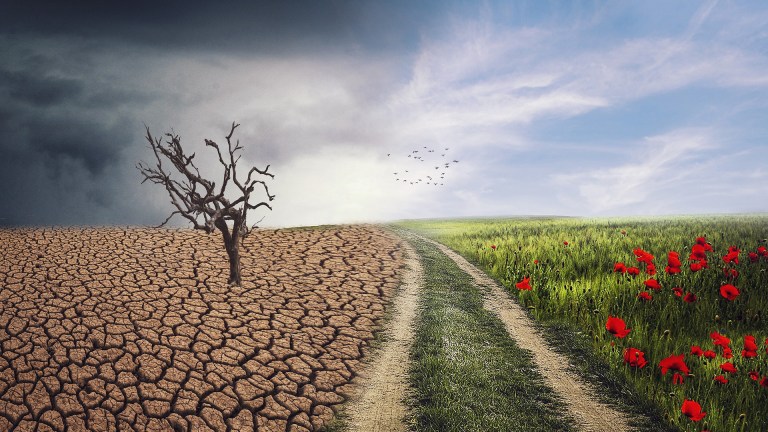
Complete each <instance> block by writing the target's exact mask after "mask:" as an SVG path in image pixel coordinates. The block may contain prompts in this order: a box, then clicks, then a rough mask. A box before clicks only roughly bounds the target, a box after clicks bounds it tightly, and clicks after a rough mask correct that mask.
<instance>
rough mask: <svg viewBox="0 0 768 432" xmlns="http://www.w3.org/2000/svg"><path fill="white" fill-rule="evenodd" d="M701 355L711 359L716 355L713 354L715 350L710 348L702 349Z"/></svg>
mask: <svg viewBox="0 0 768 432" xmlns="http://www.w3.org/2000/svg"><path fill="white" fill-rule="evenodd" d="M703 355H704V358H707V359H710V360H712V359H713V358H715V357H717V354H715V352H714V351H712V350H706V351H704V354H703Z"/></svg>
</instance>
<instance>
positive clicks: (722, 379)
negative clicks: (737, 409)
mask: <svg viewBox="0 0 768 432" xmlns="http://www.w3.org/2000/svg"><path fill="white" fill-rule="evenodd" d="M715 382H716V383H718V384H728V379H727V378H726V377H724V376H722V375H717V376H716V377H715Z"/></svg>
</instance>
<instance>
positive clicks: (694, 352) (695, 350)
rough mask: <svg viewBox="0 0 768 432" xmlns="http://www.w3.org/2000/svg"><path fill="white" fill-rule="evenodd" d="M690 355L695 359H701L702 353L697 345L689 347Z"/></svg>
mask: <svg viewBox="0 0 768 432" xmlns="http://www.w3.org/2000/svg"><path fill="white" fill-rule="evenodd" d="M691 354H692V355H695V356H697V357H701V355H702V354H704V351H702V350H701V347H700V346H698V345H691Z"/></svg>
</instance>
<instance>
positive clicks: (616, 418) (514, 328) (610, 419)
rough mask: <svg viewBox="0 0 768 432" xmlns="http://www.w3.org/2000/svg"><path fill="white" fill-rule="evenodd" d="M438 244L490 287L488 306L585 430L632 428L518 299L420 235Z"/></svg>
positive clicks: (482, 284) (616, 431)
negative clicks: (550, 342) (549, 341)
mask: <svg viewBox="0 0 768 432" xmlns="http://www.w3.org/2000/svg"><path fill="white" fill-rule="evenodd" d="M414 236H417V237H419V238H420V239H422V240H424V241H426V242H429V243H431V244H434V245H435V246H437V247H438V248H439V249H440V251H441V252H443V253H444V254H445V255H446V256H448V257H449V258H451V259H452V260H453V261H454V262H455V263H456V265H458V266H459V268H461V269H462V270H463V271H465V272H467V273H468V274H469V275H471V276H472V278H473V279H474V281H475V284H476V285H478V286H479V287H483V288H485V289H486V294H485V296H484V297H485V301H484V307H485V308H486V309H488V310H490V311H491V312H493V313H494V314H496V315H497V316H498V317H499V319H501V321H502V322H503V323H504V326H505V327H506V329H507V332H508V333H509V335H510V336H511V337H512V338H513V339H514V340H515V342H516V343H517V344H518V345H519V346H520V347H522V348H525V349H527V350H529V351H531V353H532V354H533V357H534V360H535V362H536V364H537V365H538V367H539V369H540V370H541V372H542V374H543V375H544V377H545V380H546V383H547V385H549V386H550V387H552V388H553V389H554V390H555V391H556V392H557V393H558V394H559V395H560V396H561V397H562V398H563V400H564V401H565V403H566V404H567V405H568V408H569V411H570V414H571V415H573V417H574V418H575V419H576V421H577V422H578V423H579V425H580V426H581V427H582V428H583V430H585V431H594V432H602V431H606V432H620V431H629V430H631V428H630V426H629V424H628V418H627V416H626V415H624V414H622V413H620V412H618V411H616V410H615V409H613V408H612V407H610V406H608V405H606V404H604V403H602V402H600V401H598V400H597V399H596V398H595V397H593V396H592V393H593V390H592V389H590V388H589V387H588V386H586V385H585V384H584V383H582V382H581V381H579V380H578V379H577V378H576V377H575V376H574V375H573V374H571V373H570V372H569V371H568V370H567V368H566V367H565V366H563V365H567V364H568V363H569V362H568V360H567V358H565V357H563V356H562V355H560V354H558V353H556V352H555V351H554V350H552V349H550V348H549V347H548V346H546V344H545V343H543V342H542V341H543V340H544V338H543V335H541V334H540V333H539V332H538V331H536V329H535V328H536V327H535V323H534V321H533V320H531V319H530V318H529V317H528V315H527V314H526V313H525V311H524V310H523V309H522V308H521V307H520V305H519V304H517V302H515V301H514V300H512V299H511V298H510V297H509V296H508V295H507V293H505V292H504V290H503V289H502V288H501V286H499V284H498V283H497V282H496V281H495V280H493V279H491V278H490V277H489V276H488V275H486V274H485V273H484V272H482V271H481V270H479V269H478V268H477V267H475V266H473V265H472V264H470V263H469V262H468V261H467V260H466V259H464V257H462V256H460V255H459V254H457V253H456V252H454V251H452V250H451V249H450V248H448V247H447V246H445V245H443V244H441V243H438V242H436V241H433V240H430V239H428V238H425V237H422V236H418V235H415V234H414Z"/></svg>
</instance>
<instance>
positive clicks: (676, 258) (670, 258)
mask: <svg viewBox="0 0 768 432" xmlns="http://www.w3.org/2000/svg"><path fill="white" fill-rule="evenodd" d="M667 265H668V266H670V267H680V266H682V265H683V264H682V263H681V262H680V254H678V253H677V252H675V251H669V254H668V255H667Z"/></svg>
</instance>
